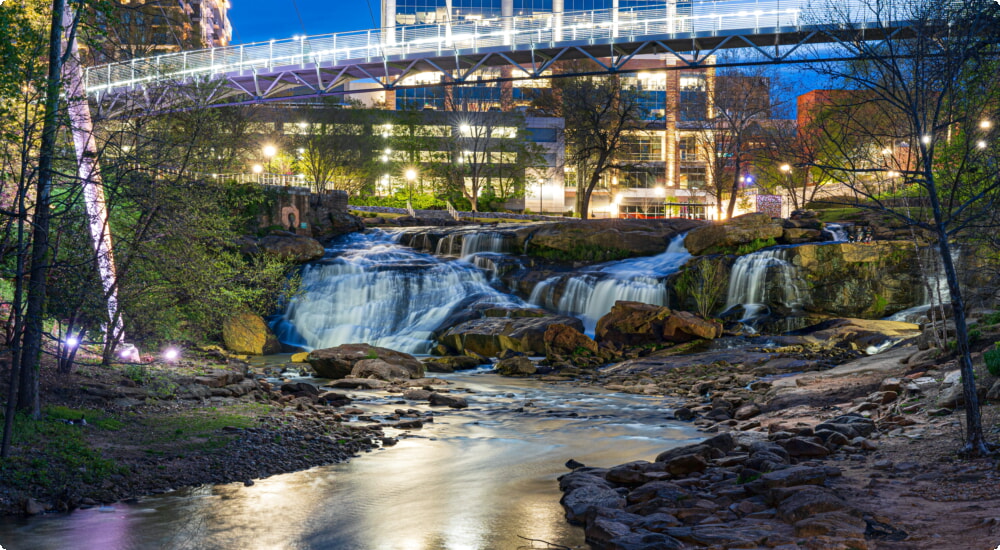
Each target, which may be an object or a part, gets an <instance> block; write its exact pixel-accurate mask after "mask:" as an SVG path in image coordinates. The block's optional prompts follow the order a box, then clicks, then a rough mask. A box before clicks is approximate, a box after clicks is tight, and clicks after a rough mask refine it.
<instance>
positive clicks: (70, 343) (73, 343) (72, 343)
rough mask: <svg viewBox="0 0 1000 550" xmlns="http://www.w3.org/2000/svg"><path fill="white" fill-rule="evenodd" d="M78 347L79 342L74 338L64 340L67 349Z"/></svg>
mask: <svg viewBox="0 0 1000 550" xmlns="http://www.w3.org/2000/svg"><path fill="white" fill-rule="evenodd" d="M78 345H80V341H79V340H77V338H76V336H70V337H69V338H67V339H66V347H67V348H75V347H76V346H78Z"/></svg>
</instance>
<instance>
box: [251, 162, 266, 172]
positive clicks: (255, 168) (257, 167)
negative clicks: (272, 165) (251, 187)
mask: <svg viewBox="0 0 1000 550" xmlns="http://www.w3.org/2000/svg"><path fill="white" fill-rule="evenodd" d="M251 170H253V173H254V174H259V173H261V172H263V171H264V167H263V166H261V165H259V164H254V165H253V167H252V168H251Z"/></svg>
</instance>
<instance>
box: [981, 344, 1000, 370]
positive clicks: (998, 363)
mask: <svg viewBox="0 0 1000 550" xmlns="http://www.w3.org/2000/svg"><path fill="white" fill-rule="evenodd" d="M983 361H985V362H986V370H987V371H989V373H990V374H992V375H993V376H1000V348H997V347H995V346H994V348H993V349H991V350H989V351H987V352H986V353H984V354H983Z"/></svg>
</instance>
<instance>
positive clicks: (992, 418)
mask: <svg viewBox="0 0 1000 550" xmlns="http://www.w3.org/2000/svg"><path fill="white" fill-rule="evenodd" d="M914 351H915V350H914V348H913V347H904V348H902V349H898V350H892V351H889V352H887V353H884V354H880V355H878V356H873V357H868V358H863V359H860V360H858V361H854V362H851V363H848V364H845V365H842V366H840V367H837V368H835V369H833V370H831V371H826V372H824V373H809V374H804V375H800V376H797V377H793V378H790V379H786V380H783V381H782V384H783V385H785V386H786V387H787V388H789V391H788V392H787V393H786V394H785V395H782V396H781V397H780V398H779V400H783V401H785V402H786V403H788V404H790V405H792V406H791V407H788V408H784V409H782V410H778V411H775V412H772V413H769V414H767V419H766V420H764V421H763V422H762V423H763V424H764V425H765V426H768V425H770V424H772V423H778V424H780V425H781V426H782V427H785V428H794V427H795V426H797V425H805V424H808V425H814V424H815V423H816V419H817V418H826V417H833V416H836V415H838V414H842V413H843V412H845V411H847V410H848V409H850V408H851V407H852V406H854V405H856V403H857V402H858V401H859V400H862V399H863V396H866V395H868V394H869V393H870V392H871V391H874V390H877V389H878V387H879V384H880V383H881V382H882V380H884V379H886V378H888V377H894V376H898V377H904V379H905V377H906V376H910V377H911V378H912V377H915V376H918V375H926V376H932V377H937V378H940V377H941V376H942V375H943V374H944V373H947V372H950V371H952V370H954V369H955V368H957V367H956V366H955V365H954V363H953V362H951V363H949V362H943V363H941V364H936V365H923V366H920V367H918V368H914V367H913V366H908V365H905V364H901V361H902V360H905V358H906V357H908V356H910V355H911V354H912V353H913V352H914ZM793 387H794V389H791V388H793ZM932 398H933V396H931V397H930V398H929V399H928V402H930V401H932ZM792 403H799V404H798V405H793V404H792ZM807 403H808V404H807ZM928 405H929V406H927V407H925V409H923V410H920V411H915V412H914V413H913V414H905V415H901V414H900V408H901V407H900V405H899V404H896V405H894V406H889V407H884V408H882V409H877V410H874V411H872V418H874V419H876V422H879V421H880V420H884V421H885V422H886V423H887V424H891V423H892V422H893V421H896V420H899V419H900V418H904V419H905V421H902V422H901V424H904V425H900V426H898V427H893V426H892V425H889V426H888V427H886V426H883V429H882V432H883V433H882V434H881V436H880V437H879V438H878V439H876V440H875V441H874V443H875V444H876V447H877V448H876V449H875V450H874V451H873V452H869V453H865V454H863V455H855V456H853V457H847V458H845V459H842V460H840V461H833V460H831V461H830V462H831V463H833V464H835V465H837V466H839V467H840V468H841V469H842V470H843V472H844V475H843V477H842V478H840V479H839V480H838V481H837V482H836V484H835V485H834V487H835V488H836V490H837V492H838V493H840V494H841V495H842V496H843V497H845V498H846V499H847V500H848V501H850V502H852V503H853V504H855V505H856V506H857V507H858V508H861V509H863V510H866V511H868V512H869V513H871V514H872V515H873V516H874V517H875V518H876V519H877V520H878V521H879V522H880V523H882V524H884V525H885V526H887V527H886V528H885V530H884V531H883V532H879V533H873V534H871V535H872V536H871V538H870V539H869V540H870V542H871V545H872V547H873V548H877V549H886V550H889V549H892V550H897V549H899V550H902V549H907V550H909V549H956V550H959V549H961V550H994V549H995V548H998V547H1000V471H998V461H997V458H980V459H972V460H966V459H960V458H959V457H958V456H957V451H958V450H959V449H960V448H961V447H962V442H963V437H964V430H963V425H964V417H965V411H964V409H958V410H955V411H954V412H953V413H951V414H948V415H945V416H929V415H927V414H926V413H927V412H928V411H927V410H926V409H933V406H932V405H930V403H928ZM982 413H983V421H984V427H985V430H986V432H987V434H986V435H987V440H988V441H993V442H996V441H997V433H998V430H1000V424H998V420H1000V405H996V404H990V403H986V404H984V405H983V409H982ZM887 428H888V429H887Z"/></svg>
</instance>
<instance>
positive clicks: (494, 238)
mask: <svg viewBox="0 0 1000 550" xmlns="http://www.w3.org/2000/svg"><path fill="white" fill-rule="evenodd" d="M515 251H516V239H515V237H514V235H512V234H510V233H501V232H499V231H486V232H476V233H466V234H465V237H464V238H463V239H462V254H461V255H462V258H468V257H469V256H472V255H473V254H477V253H480V252H497V253H503V252H515Z"/></svg>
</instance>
